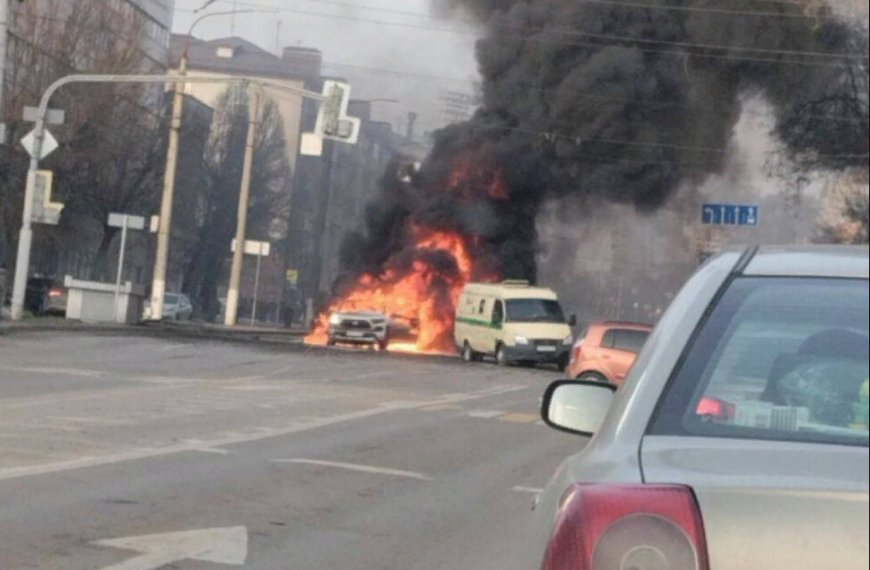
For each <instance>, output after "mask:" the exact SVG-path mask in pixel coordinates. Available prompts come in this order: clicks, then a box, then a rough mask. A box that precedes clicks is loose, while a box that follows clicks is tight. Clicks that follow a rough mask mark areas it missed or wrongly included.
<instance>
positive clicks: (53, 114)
mask: <svg viewBox="0 0 870 570" xmlns="http://www.w3.org/2000/svg"><path fill="white" fill-rule="evenodd" d="M22 117H23V119H24V120H25V121H26V122H28V123H35V122H36V121H38V120H39V107H24V111H23V112H22ZM65 120H66V113H64V112H63V110H61V109H48V110H47V111H46V113H45V123H46V124H47V125H62V124H63V123H64V121H65Z"/></svg>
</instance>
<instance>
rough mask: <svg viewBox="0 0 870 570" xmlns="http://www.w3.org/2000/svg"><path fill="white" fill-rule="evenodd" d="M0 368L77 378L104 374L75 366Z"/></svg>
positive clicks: (97, 376)
mask: <svg viewBox="0 0 870 570" xmlns="http://www.w3.org/2000/svg"><path fill="white" fill-rule="evenodd" d="M0 370H5V371H7V372H24V373H25V374H57V375H59V376H73V377H77V378H101V377H103V376H104V375H105V373H104V372H100V371H99V370H79V369H77V368H39V367H33V366H25V367H12V366H3V367H0Z"/></svg>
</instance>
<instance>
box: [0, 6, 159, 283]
mask: <svg viewBox="0 0 870 570" xmlns="http://www.w3.org/2000/svg"><path fill="white" fill-rule="evenodd" d="M13 15H14V19H13V22H12V24H13V25H12V36H13V38H12V39H13V42H12V53H11V61H10V63H11V65H10V69H11V75H12V78H11V81H10V91H9V93H8V99H7V101H8V102H9V113H10V116H11V118H13V119H15V118H16V117H20V116H21V109H22V107H23V106H24V105H34V104H36V103H37V102H38V100H39V98H40V96H41V95H42V93H43V91H44V90H45V89H46V88H47V86H48V85H49V84H50V83H51V82H53V81H54V80H56V79H57V78H59V77H62V76H64V75H68V74H70V73H77V72H91V73H117V74H124V73H141V72H150V71H153V69H154V68H155V67H157V66H158V64H157V63H156V62H154V61H153V60H151V59H150V58H149V56H148V52H147V50H148V45H147V38H146V37H145V31H146V26H147V25H148V22H147V20H146V19H145V18H144V16H142V15H141V14H139V13H138V12H136V11H125V10H124V9H123V4H122V3H105V2H102V1H101V0H77V1H76V2H69V1H63V0H37V1H35V2H28V3H22V4H18V5H17V6H16V7H15V9H14V10H13ZM162 98H163V94H162V90H161V89H160V88H156V89H155V88H153V87H142V86H130V85H115V86H107V85H88V86H76V87H69V88H66V89H64V90H62V91H61V92H59V93H58V94H57V95H56V96H55V98H54V99H53V100H52V106H54V107H59V108H62V109H64V111H66V124H65V125H64V126H62V127H57V128H54V129H53V131H54V132H55V134H56V135H57V137H58V139H59V140H60V142H61V148H60V150H59V151H58V152H57V153H56V154H55V155H53V156H52V157H50V158H49V159H48V160H47V161H46V166H47V167H49V168H51V169H52V170H54V171H55V183H56V187H55V193H56V195H57V196H58V197H59V198H60V199H61V200H62V201H64V202H65V203H66V206H67V207H66V209H65V211H64V220H63V222H62V224H63V225H65V226H66V227H67V229H75V230H77V231H76V232H75V234H76V235H81V234H82V233H84V232H82V231H81V229H82V228H81V224H83V223H87V222H86V220H88V219H90V220H92V221H93V222H95V223H92V225H93V226H94V227H96V228H101V229H102V234H101V238H100V240H99V243H98V245H97V248H96V249H97V252H96V253H97V255H96V259H97V263H96V264H95V265H94V267H93V268H92V270H93V274H94V276H95V277H97V276H101V274H103V273H104V272H105V268H106V262H105V261H106V254H107V252H108V249H109V246H110V244H111V242H112V239H113V238H114V236H115V230H114V229H113V228H108V227H107V226H106V218H107V216H108V213H109V212H113V211H118V212H131V213H139V212H142V213H144V212H146V211H149V210H150V209H151V208H152V206H153V203H154V199H155V196H156V190H157V187H158V181H159V179H160V176H161V160H160V156H161V154H162V153H161V147H162V144H163V141H162V137H161V136H160V134H159V132H160V131H159V130H158V129H159V127H160V115H161V112H162ZM10 123H11V128H12V136H13V137H14V139H17V138H20V137H21V136H23V135H24V133H25V131H26V130H27V129H29V128H31V126H29V125H26V124H22V122H21V121H16V120H12V121H10ZM26 162H27V161H26V156H25V155H24V154H23V152H22V151H21V149H20V148H15V147H10V148H8V149H6V150H5V151H3V155H2V156H0V167H2V170H4V175H3V176H2V177H0V203H2V204H3V207H2V209H0V216H2V218H0V225H2V226H3V228H4V229H3V233H4V236H3V238H0V239H3V240H4V241H5V243H6V246H7V247H6V250H7V252H10V251H11V250H12V249H13V248H12V247H11V246H12V245H13V244H14V242H15V240H16V235H15V233H14V228H17V227H18V220H20V215H21V207H22V194H23V187H24V175H25V172H26ZM38 233H41V234H42V237H43V238H45V237H46V236H50V235H52V234H53V233H55V232H54V231H53V230H49V231H43V232H38ZM69 233H73V232H69ZM0 245H2V242H0Z"/></svg>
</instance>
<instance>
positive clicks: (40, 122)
mask: <svg viewBox="0 0 870 570" xmlns="http://www.w3.org/2000/svg"><path fill="white" fill-rule="evenodd" d="M2 1H4V0H0V2H2ZM76 83H140V84H160V83H162V84H173V85H176V84H179V83H224V84H234V83H235V84H247V85H251V84H256V85H260V86H262V87H268V88H270V89H277V90H280V91H286V92H290V93H293V94H294V95H299V96H302V97H304V98H307V99H313V100H315V101H322V100H323V96H322V95H321V94H320V93H314V92H311V91H306V90H304V89H297V88H295V87H289V86H287V85H282V84H280V83H275V82H272V81H268V80H263V79H259V78H255V77H226V76H220V75H203V76H198V77H182V76H179V75H68V76H66V77H62V78H60V79H58V80H57V81H55V82H54V83H52V84H51V85H50V86H49V87H48V89H46V90H45V93H43V95H42V100H41V101H40V103H39V110H38V113H37V117H36V128H35V130H34V133H33V147H32V149H31V150H32V154H31V159H30V168H29V170H28V172H27V186H26V187H25V190H24V206H23V208H22V215H21V230H20V232H19V238H18V257H17V258H16V262H15V279H14V287H13V290H12V315H11V316H12V320H13V321H19V320H21V318H22V317H23V316H24V295H25V291H26V288H27V275H28V273H29V270H30V249H31V245H32V242H33V226H32V223H33V222H32V217H33V194H34V184H35V181H36V176H37V171H38V170H39V161H40V159H41V157H42V148H43V142H44V141H45V122H46V117H47V115H48V106H49V103H50V102H51V98H52V97H53V96H54V94H55V93H56V92H57V91H58V90H59V89H61V88H62V87H65V86H67V85H71V84H76ZM182 96H183V94H182ZM167 170H168V168H167ZM170 200H171V196H170ZM164 209H168V210H170V211H171V209H172V204H171V202H170V203H164V204H161V211H163V210H164ZM163 225H164V221H163V220H161V227H162V226H163ZM166 226H167V231H168V224H166Z"/></svg>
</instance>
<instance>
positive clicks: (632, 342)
mask: <svg viewBox="0 0 870 570" xmlns="http://www.w3.org/2000/svg"><path fill="white" fill-rule="evenodd" d="M608 333H612V341H611V342H612V343H611V344H610V346H612V347H613V348H615V349H616V350H622V351H625V352H633V353H635V354H637V353H638V352H640V349H641V348H643V343H645V342H646V339H647V337H648V336H649V333H648V332H646V331H638V330H632V329H612V330H610V331H608Z"/></svg>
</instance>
